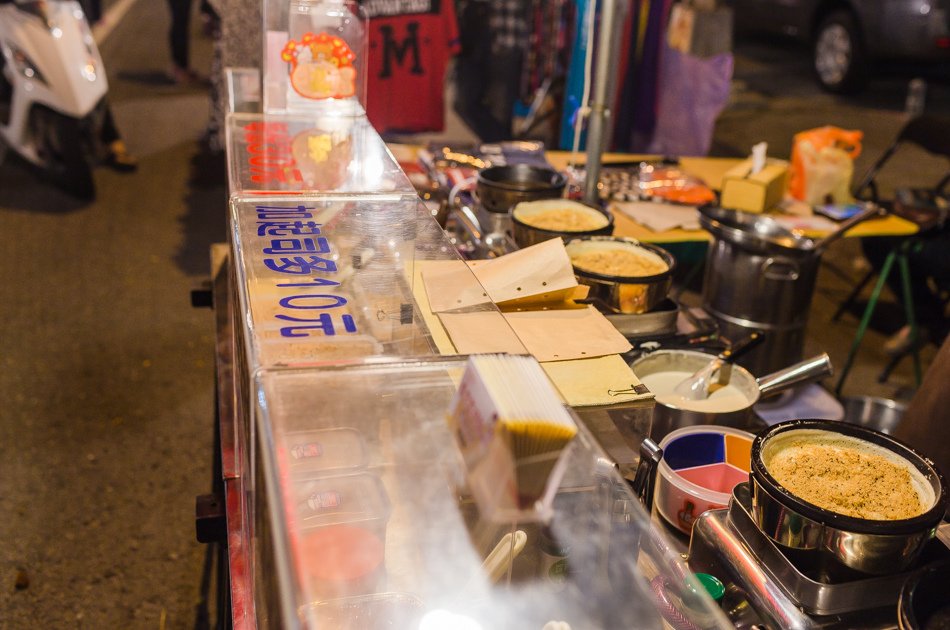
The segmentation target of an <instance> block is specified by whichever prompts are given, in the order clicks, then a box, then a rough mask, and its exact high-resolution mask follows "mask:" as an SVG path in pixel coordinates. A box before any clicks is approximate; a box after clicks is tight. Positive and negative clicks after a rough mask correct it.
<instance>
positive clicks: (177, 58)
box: [168, 0, 201, 85]
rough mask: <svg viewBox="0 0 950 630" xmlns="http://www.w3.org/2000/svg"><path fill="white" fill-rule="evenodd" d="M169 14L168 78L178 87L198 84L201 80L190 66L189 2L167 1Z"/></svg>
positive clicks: (188, 0)
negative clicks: (170, 65) (169, 54)
mask: <svg viewBox="0 0 950 630" xmlns="http://www.w3.org/2000/svg"><path fill="white" fill-rule="evenodd" d="M168 8H169V10H170V12H171V18H172V23H171V28H169V30H168V42H169V46H170V49H171V55H172V69H171V72H170V73H169V78H170V79H171V80H172V81H174V82H175V83H176V84H178V85H188V84H190V83H200V82H201V78H200V77H199V76H198V73H196V72H195V71H194V70H192V69H191V65H190V56H189V55H190V45H189V39H190V35H191V32H190V27H191V0H168Z"/></svg>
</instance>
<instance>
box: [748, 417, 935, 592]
mask: <svg viewBox="0 0 950 630" xmlns="http://www.w3.org/2000/svg"><path fill="white" fill-rule="evenodd" d="M802 430H820V431H829V432H833V433H837V434H841V435H847V436H851V437H855V438H859V439H861V440H865V441H867V442H870V443H872V444H875V445H877V446H880V447H883V448H884V449H887V450H888V451H891V452H892V453H895V454H896V455H898V456H900V457H901V458H903V459H904V460H906V461H907V462H909V463H910V464H911V465H912V466H913V467H914V468H916V469H917V470H918V471H920V473H921V474H922V476H923V477H924V478H925V479H926V481H927V483H929V484H930V487H931V489H932V490H933V493H934V497H935V501H934V503H933V505H932V506H931V507H930V508H929V509H928V510H927V511H926V512H924V513H923V514H920V515H918V516H915V517H913V518H908V519H901V520H890V521H883V520H869V519H863V518H856V517H853V516H846V515H843V514H837V513H835V512H832V511H829V510H825V509H822V508H819V507H817V506H815V505H812V504H811V503H807V502H806V501H804V500H802V499H799V498H798V497H796V496H795V495H794V494H792V493H791V492H789V491H788V490H786V489H785V488H784V487H782V485H781V484H779V483H778V481H776V480H775V478H774V477H773V476H772V475H771V474H770V473H769V471H768V469H767V468H766V466H765V462H764V459H763V453H764V452H766V450H767V448H768V445H769V442H770V441H771V440H773V439H775V438H776V436H779V435H783V434H786V433H788V432H790V431H802ZM749 476H750V478H751V482H752V484H751V485H752V508H753V509H752V511H753V519H754V520H755V523H756V525H758V526H759V528H760V529H761V530H762V532H763V533H765V535H767V536H768V537H769V538H771V539H772V540H774V541H775V542H777V543H779V544H780V545H784V546H785V547H791V548H793V549H802V550H814V551H816V552H817V553H818V554H820V555H821V556H822V557H824V558H826V559H828V560H831V561H833V562H838V563H840V564H842V565H844V566H846V567H849V568H851V569H854V570H856V571H860V572H862V573H868V574H873V575H887V574H891V573H897V572H900V571H902V570H904V569H906V568H907V567H909V566H910V565H911V564H912V563H913V562H914V560H916V559H917V557H918V555H919V554H920V552H921V551H922V550H923V548H924V546H925V545H926V544H927V543H928V542H929V541H930V539H931V538H933V537H934V534H935V533H936V529H937V525H938V524H939V523H940V521H941V519H942V518H943V515H944V512H945V510H946V508H947V489H946V484H945V482H944V480H943V476H942V475H941V474H940V471H938V470H937V468H936V466H934V464H933V463H932V462H931V461H930V460H928V459H925V458H924V457H922V456H921V455H920V454H918V453H917V452H916V451H915V450H914V449H912V448H911V447H909V446H907V445H906V444H904V443H903V442H900V441H899V440H896V439H895V438H893V437H891V436H889V435H886V434H884V433H881V432H879V431H874V430H871V429H868V428H866V427H862V426H858V425H853V424H848V423H845V422H834V421H830V420H790V421H788V422H780V423H779V424H776V425H774V426H772V427H771V428H769V429H767V430H765V431H763V432H762V433H760V434H759V435H758V436H756V439H755V440H754V441H753V443H752V472H751V473H750V475H749Z"/></svg>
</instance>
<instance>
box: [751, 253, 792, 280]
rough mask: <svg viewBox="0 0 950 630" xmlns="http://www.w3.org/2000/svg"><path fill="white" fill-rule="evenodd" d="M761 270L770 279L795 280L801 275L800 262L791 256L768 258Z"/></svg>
mask: <svg viewBox="0 0 950 630" xmlns="http://www.w3.org/2000/svg"><path fill="white" fill-rule="evenodd" d="M759 271H761V273H762V275H763V276H765V277H766V278H768V279H769V280H778V281H779V282H794V281H795V280H798V276H799V275H800V273H799V268H798V263H797V262H795V261H794V260H792V259H791V258H772V257H769V258H766V259H765V262H763V263H762V266H761V267H759Z"/></svg>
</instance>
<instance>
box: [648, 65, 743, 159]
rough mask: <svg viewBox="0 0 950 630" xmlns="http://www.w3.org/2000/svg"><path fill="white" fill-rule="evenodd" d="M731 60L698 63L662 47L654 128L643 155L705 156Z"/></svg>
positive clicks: (726, 94) (728, 80)
mask: <svg viewBox="0 0 950 630" xmlns="http://www.w3.org/2000/svg"><path fill="white" fill-rule="evenodd" d="M732 67H733V59H732V54H731V53H722V54H720V55H715V56H713V57H708V58H705V59H701V58H699V57H694V56H692V55H687V54H684V53H682V52H680V51H678V50H675V49H673V48H670V47H669V46H665V47H664V48H663V56H662V59H661V61H660V81H659V86H660V97H659V104H658V106H657V111H656V126H655V128H654V130H653V139H652V141H651V143H650V146H649V147H648V149H647V153H653V154H655V155H708V154H709V148H710V146H712V138H713V130H714V127H715V125H716V118H717V117H718V116H719V113H720V112H721V111H722V109H723V108H724V107H725V106H726V103H727V102H728V100H729V86H730V84H731V81H732Z"/></svg>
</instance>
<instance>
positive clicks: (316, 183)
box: [227, 88, 415, 198]
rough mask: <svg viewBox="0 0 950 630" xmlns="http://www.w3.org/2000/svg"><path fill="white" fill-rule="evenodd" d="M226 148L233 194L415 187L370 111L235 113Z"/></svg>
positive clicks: (360, 191)
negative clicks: (360, 113)
mask: <svg viewBox="0 0 950 630" xmlns="http://www.w3.org/2000/svg"><path fill="white" fill-rule="evenodd" d="M234 89H236V88H234ZM242 96H244V97H246V95H245V94H243V93H242V94H238V95H237V97H238V98H240V97H242ZM227 151H228V183H229V189H230V192H231V196H232V198H235V197H253V196H262V195H275V194H276V195H279V194H287V193H293V194H305V195H312V194H322V195H331V194H360V195H373V194H389V193H406V194H411V193H414V192H415V189H414V188H413V187H412V183H411V182H410V181H409V178H408V177H406V174H405V173H403V171H402V169H400V168H399V164H398V163H397V162H396V159H395V158H394V157H393V156H392V154H391V153H390V152H389V149H387V148H386V143H385V142H383V140H382V138H380V137H379V134H378V133H376V130H375V129H374V128H373V126H372V125H371V124H370V123H369V121H368V120H367V119H366V117H365V116H312V115H311V116H306V115H280V116H276V115H264V114H260V113H244V114H238V113H233V114H230V115H228V119H227Z"/></svg>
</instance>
